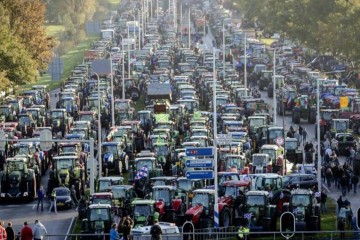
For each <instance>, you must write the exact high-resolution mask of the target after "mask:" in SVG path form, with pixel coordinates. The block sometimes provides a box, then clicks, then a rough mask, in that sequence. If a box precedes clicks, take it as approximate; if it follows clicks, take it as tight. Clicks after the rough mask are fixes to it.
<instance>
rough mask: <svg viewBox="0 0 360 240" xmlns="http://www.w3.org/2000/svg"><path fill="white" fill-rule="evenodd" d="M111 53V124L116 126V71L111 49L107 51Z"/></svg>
mask: <svg viewBox="0 0 360 240" xmlns="http://www.w3.org/2000/svg"><path fill="white" fill-rule="evenodd" d="M106 52H107V53H108V54H109V60H110V73H111V75H110V77H111V78H110V84H111V99H110V101H111V126H113V127H114V126H115V113H114V73H113V65H112V54H111V52H109V51H106Z"/></svg>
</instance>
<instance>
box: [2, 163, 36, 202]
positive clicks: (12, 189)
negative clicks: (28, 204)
mask: <svg viewBox="0 0 360 240" xmlns="http://www.w3.org/2000/svg"><path fill="white" fill-rule="evenodd" d="M0 176H1V192H0V199H20V198H24V199H28V200H33V199H34V198H35V197H36V189H37V187H36V176H35V171H34V170H33V169H29V168H28V166H27V164H26V162H25V160H24V159H11V158H8V159H7V160H6V164H5V166H4V170H3V171H2V172H0Z"/></svg>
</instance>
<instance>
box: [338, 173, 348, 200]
mask: <svg viewBox="0 0 360 240" xmlns="http://www.w3.org/2000/svg"><path fill="white" fill-rule="evenodd" d="M340 187H341V193H342V196H343V197H345V195H346V191H347V189H348V180H347V177H346V175H345V174H343V175H342V177H341V179H340Z"/></svg>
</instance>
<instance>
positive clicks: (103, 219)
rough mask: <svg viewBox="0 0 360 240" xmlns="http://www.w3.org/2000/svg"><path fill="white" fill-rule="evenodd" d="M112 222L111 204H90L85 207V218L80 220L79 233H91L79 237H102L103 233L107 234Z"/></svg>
mask: <svg viewBox="0 0 360 240" xmlns="http://www.w3.org/2000/svg"><path fill="white" fill-rule="evenodd" d="M112 223H113V217H112V215H111V205H109V204H101V203H99V204H91V205H89V206H88V207H87V209H86V218H84V219H82V221H81V234H93V235H92V236H89V235H87V236H82V237H80V239H84V240H85V239H103V238H104V236H103V234H104V233H105V234H108V233H109V232H110V229H111V224H112Z"/></svg>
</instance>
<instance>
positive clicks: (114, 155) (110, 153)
mask: <svg viewBox="0 0 360 240" xmlns="http://www.w3.org/2000/svg"><path fill="white" fill-rule="evenodd" d="M101 147H102V151H101V152H102V153H103V155H102V165H103V170H104V171H105V175H106V176H107V174H108V173H107V171H108V169H110V168H113V169H114V171H115V174H116V175H119V174H121V173H122V172H123V169H125V171H128V169H129V159H128V157H127V155H126V154H125V152H123V147H122V144H121V143H120V142H103V143H102V144H101ZM123 164H124V165H125V166H124V165H123Z"/></svg>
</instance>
